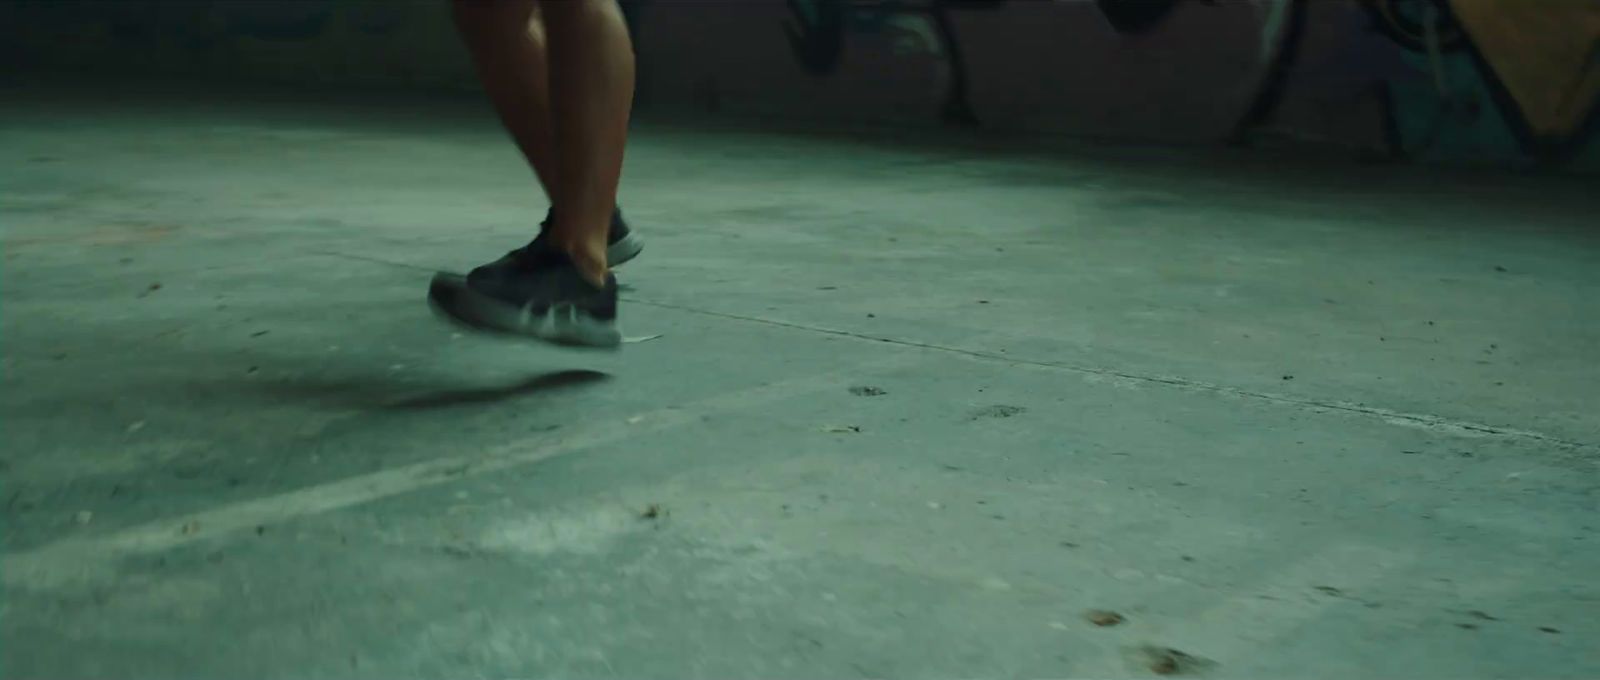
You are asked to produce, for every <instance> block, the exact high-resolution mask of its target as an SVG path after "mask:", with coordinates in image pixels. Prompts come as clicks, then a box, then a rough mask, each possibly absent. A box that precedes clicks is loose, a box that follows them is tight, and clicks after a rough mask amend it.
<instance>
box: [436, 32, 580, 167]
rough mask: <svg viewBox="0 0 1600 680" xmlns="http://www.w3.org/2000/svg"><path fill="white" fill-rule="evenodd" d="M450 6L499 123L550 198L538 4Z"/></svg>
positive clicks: (551, 150) (545, 69)
mask: <svg viewBox="0 0 1600 680" xmlns="http://www.w3.org/2000/svg"><path fill="white" fill-rule="evenodd" d="M454 9H455V19H456V28H457V29H459V30H460V32H461V38H462V40H463V41H464V42H466V44H467V50H468V51H470V52H471V53H472V62H473V64H474V65H475V66H476V67H477V71H478V79H479V81H481V82H482V83H483V89H484V90H485V91H486V92H488V94H489V100H490V101H492V102H493V103H494V107H495V111H496V112H498V113H499V114H500V122H501V123H503V124H504V125H505V127H506V130H507V131H509V132H510V133H511V137H512V139H514V140H516V143H517V148H518V149H520V150H521V151H522V156H523V158H525V159H527V161H528V165H530V166H532V167H533V172H534V174H536V175H538V177H539V184H540V185H542V186H543V187H544V193H545V196H547V197H552V198H553V197H554V195H555V191H554V189H553V187H554V185H555V182H554V177H555V167H556V165H555V140H554V137H553V136H552V134H551V120H550V82H549V59H548V58H547V56H546V50H545V35H544V25H543V21H542V20H541V17H540V12H539V5H538V4H537V3H536V2H535V1H534V0H456V2H455V4H454Z"/></svg>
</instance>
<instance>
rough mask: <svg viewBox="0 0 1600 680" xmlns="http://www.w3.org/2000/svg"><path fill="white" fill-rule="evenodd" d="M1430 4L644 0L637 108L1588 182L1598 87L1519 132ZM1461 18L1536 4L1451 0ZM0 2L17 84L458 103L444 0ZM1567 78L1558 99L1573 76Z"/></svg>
mask: <svg viewBox="0 0 1600 680" xmlns="http://www.w3.org/2000/svg"><path fill="white" fill-rule="evenodd" d="M1425 1H1426V0H1371V2H1369V3H1368V4H1367V5H1366V6H1363V4H1362V3H1361V1H1360V0H1054V1H1049V0H898V1H897V0H880V1H875V2H867V1H865V0H740V1H738V2H730V1H718V2H710V1H705V2H700V1H691V0H636V1H634V2H630V3H628V9H629V13H630V18H631V20H632V22H633V24H634V30H635V35H636V42H637V49H638V51H639V55H640V63H641V82H640V96H639V100H640V103H641V107H642V108H645V109H647V110H648V109H657V110H679V111H682V110H699V111H714V112H719V113H727V114H742V115H753V116H785V117H797V118H807V119H831V120H857V121H863V120H865V121H891V122H896V123H899V124H925V125H960V126H967V125H981V126H984V127H988V128H994V129H1006V130H1023V131H1043V132H1052V133H1066V134H1072V135H1082V136H1091V137H1104V138H1119V139H1133V140H1144V141H1158V142H1175V143H1208V144H1209V143H1228V142H1234V143H1261V142H1264V141H1269V140H1273V139H1292V140H1297V141H1302V142H1305V141H1310V142H1316V143H1321V144H1325V145H1331V146H1333V147H1336V148H1342V149H1347V150H1348V152H1349V153H1351V154H1357V155H1366V156H1382V157H1397V158H1412V159H1418V160H1423V161H1450V162H1469V163H1496V164H1506V163H1512V164H1532V163H1535V162H1542V163H1547V164H1560V165H1564V166H1567V167H1573V168H1583V169H1590V168H1595V167H1600V144H1597V143H1596V142H1595V141H1594V137H1595V135H1594V134H1593V129H1594V128H1595V127H1596V126H1595V125H1594V123H1593V118H1594V116H1593V115H1592V110H1593V109H1594V106H1593V103H1594V102H1593V100H1594V99H1595V95H1594V94H1593V93H1591V92H1589V91H1581V92H1580V91H1579V90H1582V88H1575V90H1574V92H1575V93H1576V94H1581V95H1582V97H1581V100H1582V101H1579V102H1578V104H1577V105H1581V106H1583V107H1584V109H1583V111H1584V112H1586V113H1587V115H1585V116H1584V117H1583V122H1582V124H1576V125H1569V126H1567V127H1568V128H1570V129H1558V130H1553V131H1552V130H1540V131H1537V132H1535V131H1531V130H1530V129H1529V125H1528V124H1527V118H1528V115H1529V114H1530V113H1534V112H1533V111H1530V110H1528V109H1527V106H1529V105H1528V104H1527V103H1526V102H1519V101H1518V100H1517V99H1516V98H1515V97H1512V96H1510V95H1509V94H1508V93H1507V88H1506V87H1504V84H1503V83H1501V82H1499V80H1498V76H1497V75H1496V69H1494V68H1492V67H1491V64H1492V63H1502V64H1503V63H1506V62H1505V61H1504V57H1505V55H1504V54H1489V55H1485V54H1484V53H1483V52H1482V51H1481V50H1480V49H1478V46H1477V45H1476V44H1475V43H1474V41H1472V40H1471V39H1470V32H1469V31H1466V30H1463V29H1462V28H1460V27H1458V26H1456V25H1455V24H1454V23H1453V21H1452V20H1451V17H1450V16H1448V15H1446V16H1445V18H1444V20H1443V21H1442V23H1441V24H1439V26H1440V27H1441V28H1440V31H1439V33H1438V35H1439V36H1440V39H1439V41H1438V44H1439V46H1440V50H1439V51H1438V59H1437V61H1435V60H1434V59H1432V58H1431V57H1430V53H1429V51H1428V50H1427V49H1425V48H1424V43H1425V42H1426V40H1425V38H1424V36H1423V35H1422V33H1421V30H1420V29H1419V28H1417V26H1416V25H1415V20H1416V19H1417V18H1418V16H1420V15H1419V12H1420V10H1419V9H1418V8H1419V7H1423V3H1424V2H1425ZM1469 1H1470V2H1477V3H1478V4H1480V5H1481V4H1483V3H1484V2H1500V1H1509V2H1526V0H1452V2H1458V3H1463V2H1469ZM1585 3H1587V5H1586V6H1588V7H1591V8H1592V9H1594V10H1595V14H1594V16H1595V17H1600V0H1570V1H1569V2H1567V5H1569V6H1572V7H1577V6H1578V5H1584V4H1585ZM0 7H3V9H0V12H4V13H5V14H7V15H9V16H0V25H3V26H6V27H7V28H5V29H0V30H5V31H8V32H9V33H10V35H0V38H4V40H5V43H6V47H5V48H0V49H4V50H5V52H4V56H5V58H6V59H7V60H9V61H13V62H15V63H17V64H19V65H21V66H24V67H27V66H32V67H48V68H57V69H60V68H67V69H84V70H95V71H106V70H138V71H146V72H163V73H174V74H187V75H196V76H207V75H209V76H224V75H227V76H237V75H239V74H244V75H246V76H247V77H250V78H262V79H276V80H286V81H301V82H319V83H333V84H352V85H359V84H369V85H385V86H389V85H398V86H406V87H425V88H468V87H472V79H471V75H470V69H469V67H468V64H467V62H466V58H465V55H464V53H463V52H462V51H461V49H460V48H459V46H458V45H457V44H456V42H455V37H454V35H453V33H452V30H451V26H450V22H449V17H448V13H447V11H446V8H445V6H444V3H443V2H442V1H432V0H427V1H418V2H401V1H384V2H369V1H360V0H277V1H267V0H254V1H252V0H217V1H215V2H197V1H188V2H176V1H172V0H166V1H163V0H113V1H107V2H83V1H75V0H21V1H17V0H13V1H12V2H9V3H4V4H0ZM1446 9H1447V10H1448V9H1449V8H1448V6H1446ZM1584 11H1587V10H1584ZM1574 16H1582V17H1588V16H1589V15H1588V14H1582V15H1574ZM1567 23H1569V24H1571V23H1574V22H1573V21H1568V22H1567ZM1595 33H1596V35H1597V36H1600V24H1597V26H1596V27H1595ZM1577 35H1578V39H1579V40H1582V39H1584V36H1585V35H1588V34H1587V33H1580V34H1577ZM1595 40H1596V41H1597V42H1595V43H1594V44H1596V45H1600V37H1596V38H1595ZM1504 51H1505V49H1504V48H1502V49H1501V52H1502V53H1503V52H1504ZM1511 56H1512V57H1516V56H1517V55H1511ZM1535 56H1537V55H1535ZM1497 59H1499V60H1500V61H1499V62H1496V60H1497ZM1580 66H1581V65H1580ZM1547 70H1548V69H1547ZM1593 71H1594V69H1590V72H1586V73H1587V77H1589V78H1590V79H1591V80H1593V79H1594V77H1595V73H1593ZM1563 77H1565V76H1564V75H1563V74H1555V75H1554V76H1552V80H1551V82H1575V81H1574V79H1573V78H1566V79H1565V80H1563V79H1562V78H1563ZM1577 77H1578V80H1582V77H1585V73H1579V74H1578V76H1577ZM1595 82H1600V81H1595ZM1558 94H1561V93H1558ZM1574 98H1575V97H1574V96H1566V97H1565V98H1564V99H1563V98H1562V97H1554V98H1553V99H1556V100H1562V101H1569V105H1571V104H1570V100H1574Z"/></svg>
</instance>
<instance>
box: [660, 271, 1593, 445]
mask: <svg viewBox="0 0 1600 680" xmlns="http://www.w3.org/2000/svg"><path fill="white" fill-rule="evenodd" d="M628 301H629V302H631V303H634V304H640V305H647V306H650V307H658V308H661V309H671V310H676V311H681V312H688V313H691V314H699V315H702V316H710V317H716V318H721V319H731V320H736V321H748V322H752V323H759V324H765V325H768V326H777V327H780V328H790V329H794V330H801V331H808V332H812V333H821V334H825V335H835V336H840V337H846V338H852V339H856V340H862V341H867V342H880V343H888V344H893V345H900V346H903V347H915V348H918V349H926V350H933V351H937V352H949V353H951V354H960V355H963V356H968V357H972V358H975V359H983V360H987V361H1000V362H1004V363H1006V364H1009V365H1012V366H1026V367H1030V368H1041V369H1048V370H1054V371H1067V372H1071V373H1081V374H1084V375H1093V376H1100V377H1105V378H1115V379H1119V380H1127V381H1131V382H1135V383H1146V384H1155V385H1166V386H1170V387H1177V388H1181V389H1188V390H1194V391H1199V392H1210V393H1213V394H1221V395H1226V396H1231V397H1239V398H1244V399H1253V400H1256V401H1265V402H1271V403H1275V404H1283V405H1287V406H1294V407H1297V408H1306V409H1311V410H1325V411H1340V412H1344V413H1350V414H1355V415H1361V416H1368V417H1376V418H1379V419H1382V420H1383V421H1385V422H1387V423H1389V424H1391V425H1399V426H1402V427H1414V428H1420V429H1424V430H1429V431H1432V432H1437V433H1439V434H1444V435H1450V436H1457V437H1507V438H1512V439H1526V440H1531V441H1537V442H1542V443H1546V444H1554V445H1557V446H1562V447H1566V448H1577V449H1591V450H1592V449H1595V448H1597V447H1600V445H1597V444H1593V443H1586V442H1577V441H1571V440H1567V439H1562V438H1560V437H1556V436H1553V435H1548V434H1545V433H1543V432H1536V431H1533V430H1522V429H1516V428H1511V427H1502V426H1498V425H1485V424H1482V423H1474V422H1469V421H1464V420H1453V419H1450V418H1445V417H1442V416H1435V415H1431V414H1426V413H1406V412H1402V411H1393V410H1390V409H1385V408H1379V407H1376V406H1367V405H1365V404H1352V403H1349V402H1343V401H1329V400H1318V399H1310V398H1305V397H1291V396H1286V395H1282V394H1273V393H1270V392H1260V391H1256V390H1246V389H1241V388H1237V387H1229V386H1227V385H1218V384H1215V383H1208V382H1204V381H1200V380H1192V379H1189V378H1183V377H1176V376H1160V375H1147V374H1141V373H1129V372H1126V371H1118V370H1115V369H1109V368H1100V367H1097V366H1082V365H1076V364H1067V363H1062V362H1057V361H1044V360H1038V359H1028V358H1024V357H1018V356H1008V355H1004V354H998V353H995V352H988V351H984V350H979V349H969V348H966V347H958V346H955V345H940V344H933V343H926V342H918V341H914V340H902V339H897V338H888V337H881V336H875V335H868V334H865V333H857V332H854V331H843V330H836V329H831V328H822V327H820V326H810V325H806V324H801V323H794V322H790V321H780V320H776V319H767V318H763V317H759V316H749V315H744V314H730V313H726V312H714V311H709V310H704V309H698V308H695V307H686V306H683V305H675V304H671V303H665V302H652V301H650V300H640V299H637V298H631V297H630V298H628ZM989 337H993V338H997V339H1000V338H1002V336H1000V335H999V334H995V335H992V336H989Z"/></svg>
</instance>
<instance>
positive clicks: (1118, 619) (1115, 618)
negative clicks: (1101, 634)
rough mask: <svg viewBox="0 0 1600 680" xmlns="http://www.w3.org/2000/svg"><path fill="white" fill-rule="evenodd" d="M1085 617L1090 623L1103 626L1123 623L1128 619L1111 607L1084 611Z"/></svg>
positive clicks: (1107, 626)
mask: <svg viewBox="0 0 1600 680" xmlns="http://www.w3.org/2000/svg"><path fill="white" fill-rule="evenodd" d="M1083 618H1085V619H1087V620H1088V621H1089V623H1092V624H1094V625H1096V626H1100V627H1101V628H1109V627H1111V626H1118V625H1122V623H1123V622H1124V621H1127V620H1128V619H1126V618H1124V617H1123V616H1122V615H1121V614H1118V613H1116V612H1114V611H1111V610H1109V609H1090V610H1089V611H1086V612H1084V613H1083Z"/></svg>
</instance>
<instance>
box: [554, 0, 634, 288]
mask: <svg viewBox="0 0 1600 680" xmlns="http://www.w3.org/2000/svg"><path fill="white" fill-rule="evenodd" d="M542 11H543V13H544V19H545V27H546V29H547V31H548V39H549V49H548V54H549V57H550V66H549V76H550V77H549V80H550V102H551V110H550V112H551V121H552V122H553V123H554V125H553V127H552V129H553V131H554V143H555V163H556V166H555V168H556V171H555V177H554V178H553V180H554V183H553V185H552V186H551V189H552V193H551V199H552V201H553V203H554V215H553V217H554V222H553V223H552V224H551V225H550V231H549V236H550V238H551V241H552V243H553V244H554V245H555V246H556V247H557V248H559V249H561V250H563V251H565V252H566V253H567V254H568V255H569V256H571V257H572V260H573V262H574V263H575V264H577V266H578V269H579V271H580V272H581V273H582V274H583V275H584V276H585V277H586V278H588V279H589V281H590V282H591V283H595V284H597V285H599V284H602V283H603V282H604V281H605V277H606V272H607V270H608V265H607V262H606V234H607V228H608V226H609V225H610V224H611V216H612V213H613V211H614V210H615V209H616V204H617V184H618V181H619V180H620V178H621V175H622V155H623V147H624V146H625V145H626V143H627V137H628V117H629V113H630V111H631V109H632V106H633V86H634V82H633V81H634V60H633V59H634V55H633V43H632V41H631V40H630V39H629V36H628V24H627V21H626V20H625V19H624V18H623V15H622V8H621V7H620V6H618V5H617V1H616V0H554V1H548V2H544V3H542Z"/></svg>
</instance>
